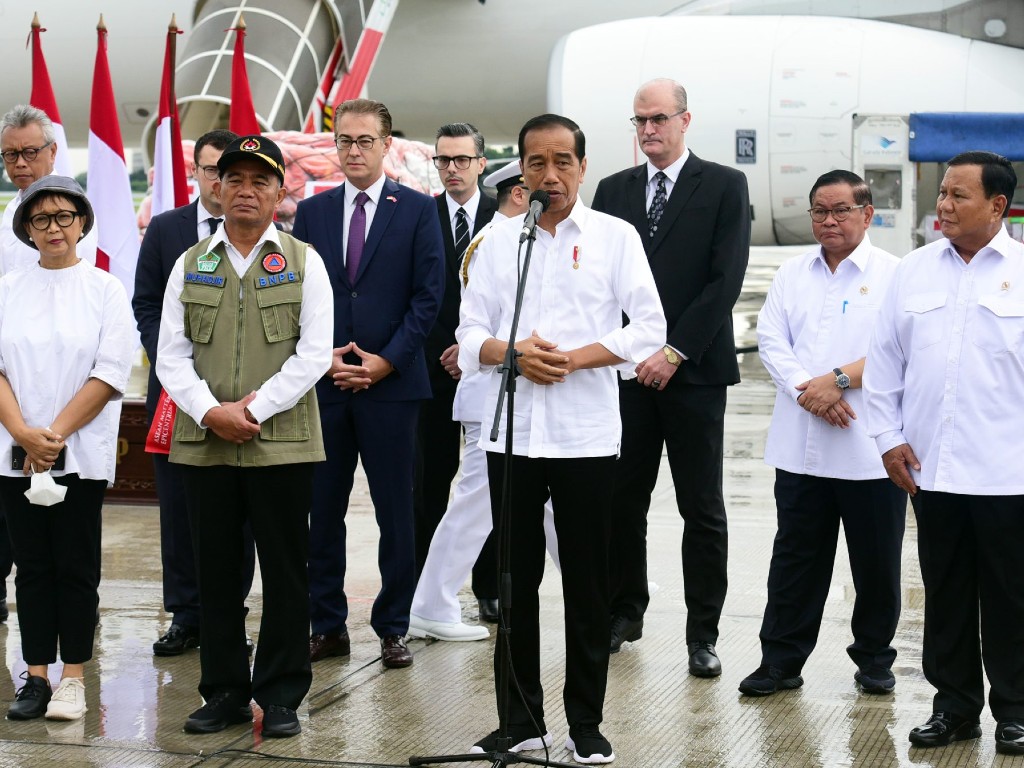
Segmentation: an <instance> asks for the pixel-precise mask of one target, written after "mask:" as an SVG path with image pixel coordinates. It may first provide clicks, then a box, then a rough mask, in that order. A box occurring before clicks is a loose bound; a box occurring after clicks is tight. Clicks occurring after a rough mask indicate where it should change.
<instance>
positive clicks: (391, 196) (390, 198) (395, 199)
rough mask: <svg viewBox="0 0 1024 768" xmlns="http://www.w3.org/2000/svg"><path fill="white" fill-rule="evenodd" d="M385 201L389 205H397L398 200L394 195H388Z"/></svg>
mask: <svg viewBox="0 0 1024 768" xmlns="http://www.w3.org/2000/svg"><path fill="white" fill-rule="evenodd" d="M387 199H388V202H390V203H397V202H398V198H397V197H395V196H394V195H388V198H387Z"/></svg>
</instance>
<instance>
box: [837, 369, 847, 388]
mask: <svg viewBox="0 0 1024 768" xmlns="http://www.w3.org/2000/svg"><path fill="white" fill-rule="evenodd" d="M836 385H837V386H838V387H839V388H840V389H847V388H849V386H850V377H849V376H847V375H846V374H845V373H841V374H839V375H838V376H836Z"/></svg>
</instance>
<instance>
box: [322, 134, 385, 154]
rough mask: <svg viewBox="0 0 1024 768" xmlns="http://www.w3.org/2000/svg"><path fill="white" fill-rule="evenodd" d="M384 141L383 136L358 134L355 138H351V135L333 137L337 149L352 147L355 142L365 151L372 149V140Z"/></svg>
mask: <svg viewBox="0 0 1024 768" xmlns="http://www.w3.org/2000/svg"><path fill="white" fill-rule="evenodd" d="M377 141H384V137H383V136H360V137H359V138H357V139H353V138H352V137H351V136H338V137H336V138H335V139H334V146H336V147H337V148H338V149H352V145H353V144H355V145H356V146H357V147H359V148H360V149H361V150H363V151H366V150H368V149H373V144H374V142H377Z"/></svg>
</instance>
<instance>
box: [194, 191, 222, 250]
mask: <svg viewBox="0 0 1024 768" xmlns="http://www.w3.org/2000/svg"><path fill="white" fill-rule="evenodd" d="M211 219H220V220H221V223H220V224H218V225H217V231H218V232H219V231H220V228H221V226H223V224H224V214H221V215H220V216H214V215H213V214H212V213H210V212H209V211H208V210H206V206H204V205H203V201H202V198H199V199H197V200H196V234H197V235H199V240H205V239H206V238H208V237H209V236H210V221H211ZM199 240H197V241H196V242H199Z"/></svg>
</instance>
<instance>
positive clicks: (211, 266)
mask: <svg viewBox="0 0 1024 768" xmlns="http://www.w3.org/2000/svg"><path fill="white" fill-rule="evenodd" d="M218 264H220V256H218V255H217V254H216V253H214V252H213V251H208V252H207V253H204V254H203V255H202V256H200V257H199V258H198V259H197V260H196V269H198V270H199V271H200V272H207V273H208V272H216V271H217V265H218Z"/></svg>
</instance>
